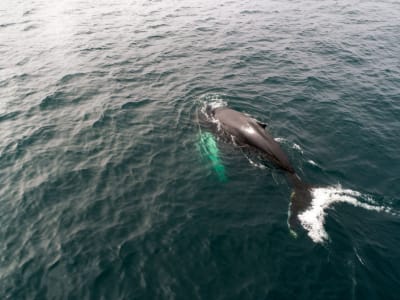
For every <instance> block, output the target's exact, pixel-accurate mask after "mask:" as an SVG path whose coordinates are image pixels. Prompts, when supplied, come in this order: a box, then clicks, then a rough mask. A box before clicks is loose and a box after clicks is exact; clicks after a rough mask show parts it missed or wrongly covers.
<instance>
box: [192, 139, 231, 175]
mask: <svg viewBox="0 0 400 300" xmlns="http://www.w3.org/2000/svg"><path fill="white" fill-rule="evenodd" d="M198 148H199V150H200V153H201V154H202V156H203V157H205V158H207V159H208V160H210V161H211V164H212V166H213V168H214V170H215V172H216V173H217V176H218V179H219V181H221V182H226V181H227V177H226V175H225V167H224V165H223V164H222V162H221V159H220V158H219V150H218V146H217V142H216V141H215V138H214V136H213V135H212V134H211V133H209V132H204V133H200V135H199V141H198Z"/></svg>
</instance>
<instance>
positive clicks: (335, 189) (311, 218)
mask: <svg viewBox="0 0 400 300" xmlns="http://www.w3.org/2000/svg"><path fill="white" fill-rule="evenodd" d="M311 195H312V202H311V205H310V207H309V208H308V209H307V210H305V211H304V212H302V213H300V214H299V216H298V217H299V220H300V223H301V225H302V226H303V227H304V229H305V230H306V231H307V234H308V236H309V237H310V238H311V239H312V240H313V241H314V242H315V243H323V242H324V241H327V240H328V239H329V236H328V234H327V232H326V231H325V228H324V225H325V217H326V214H327V211H326V210H327V209H328V208H329V207H331V206H332V205H333V204H336V203H347V204H351V205H353V206H357V207H362V208H364V209H367V210H372V211H378V212H380V211H384V212H391V211H390V209H389V208H387V207H384V206H379V205H376V204H375V203H374V201H373V199H372V198H371V197H369V196H367V195H363V194H361V193H359V192H357V191H353V190H350V189H343V188H342V187H341V186H340V185H337V186H331V187H325V188H322V187H320V188H312V189H311ZM359 199H363V201H367V202H369V203H365V202H361V201H360V200H359Z"/></svg>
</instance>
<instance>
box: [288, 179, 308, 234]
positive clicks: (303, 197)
mask: <svg viewBox="0 0 400 300" xmlns="http://www.w3.org/2000/svg"><path fill="white" fill-rule="evenodd" d="M287 174H288V175H287V176H288V179H289V182H290V183H291V185H292V188H293V192H292V195H291V196H290V208H289V217H288V225H289V228H290V230H291V231H292V232H294V230H295V228H296V227H298V225H300V220H299V218H298V216H299V214H300V213H301V212H303V211H305V210H306V209H307V208H308V207H309V206H310V205H311V202H312V195H311V188H312V187H311V186H310V185H309V184H307V183H305V182H303V181H302V180H301V178H300V177H299V176H298V175H297V174H296V173H287ZM294 233H295V232H294Z"/></svg>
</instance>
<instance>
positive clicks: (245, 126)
mask: <svg viewBox="0 0 400 300" xmlns="http://www.w3.org/2000/svg"><path fill="white" fill-rule="evenodd" d="M213 116H214V118H215V119H216V120H218V121H219V126H220V130H223V131H225V133H229V134H231V135H232V136H233V137H234V138H235V142H237V143H238V144H240V145H248V146H251V147H254V148H256V149H258V150H260V151H261V152H263V153H264V154H265V155H266V157H267V158H268V159H269V160H270V161H272V162H273V163H274V164H275V165H276V166H278V167H279V168H281V169H283V170H285V171H287V172H289V173H294V169H293V167H292V166H291V164H290V162H289V159H288V157H287V155H286V154H285V152H283V150H282V149H281V147H280V145H279V144H278V143H277V142H276V141H275V140H274V138H273V137H272V136H271V134H269V132H268V131H266V129H265V126H266V125H265V124H262V123H260V122H258V121H256V120H255V119H253V118H251V117H248V116H246V115H244V114H242V113H240V112H238V111H236V110H233V109H230V108H227V107H220V108H217V109H215V110H214V111H213Z"/></svg>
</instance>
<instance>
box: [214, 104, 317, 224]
mask: <svg viewBox="0 0 400 300" xmlns="http://www.w3.org/2000/svg"><path fill="white" fill-rule="evenodd" d="M207 114H208V117H209V118H211V119H212V120H213V122H214V124H217V126H216V130H215V132H216V134H218V135H222V136H230V137H231V140H233V142H234V144H236V145H238V146H240V147H249V148H253V149H255V150H257V151H258V152H260V153H262V154H263V157H264V158H265V159H267V160H269V161H271V162H272V163H273V164H274V165H275V166H277V167H278V168H280V169H282V170H283V171H285V173H286V175H287V178H288V180H289V182H290V183H291V185H292V187H293V189H294V193H293V194H292V197H291V203H290V211H289V218H288V223H289V226H290V228H292V229H293V227H294V226H295V224H296V223H297V222H298V215H299V213H300V212H302V211H304V210H305V209H306V208H307V207H308V206H309V205H310V203H311V193H310V187H309V185H307V184H305V183H304V182H302V181H301V179H300V177H299V176H298V175H297V174H296V172H295V170H294V168H293V167H292V165H291V164H290V161H289V158H288V156H287V155H286V153H285V152H284V151H283V150H282V148H281V147H280V145H279V143H277V142H276V141H275V140H274V138H273V137H272V136H271V134H270V133H269V132H268V131H267V130H266V125H265V124H263V123H260V122H259V121H257V120H255V119H254V118H252V117H250V116H247V115H245V114H243V113H241V112H238V111H236V110H233V109H230V108H228V107H218V108H214V109H213V108H209V109H208V110H207Z"/></svg>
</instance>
